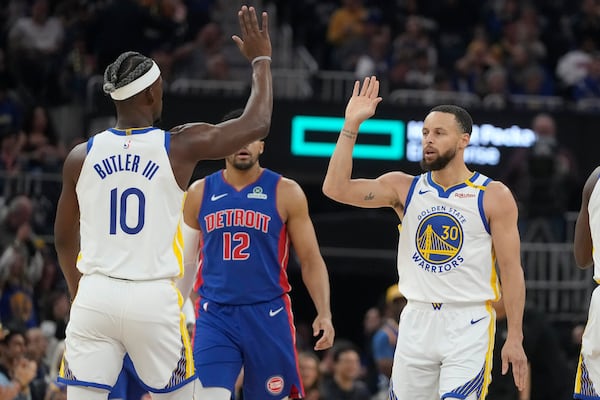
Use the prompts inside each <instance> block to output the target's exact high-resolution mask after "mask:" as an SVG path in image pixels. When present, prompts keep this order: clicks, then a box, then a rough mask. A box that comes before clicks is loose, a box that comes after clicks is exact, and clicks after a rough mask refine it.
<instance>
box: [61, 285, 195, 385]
mask: <svg viewBox="0 0 600 400" xmlns="http://www.w3.org/2000/svg"><path fill="white" fill-rule="evenodd" d="M182 305H183V298H182V297H181V294H180V293H179V291H178V290H177V289H176V287H175V285H174V284H173V282H172V281H171V280H168V279H162V280H153V281H127V280H121V279H115V278H110V277H107V276H104V275H99V274H94V275H84V276H83V277H82V278H81V281H80V282H79V289H78V292H77V296H76V298H75V301H74V302H73V305H72V307H71V318H70V321H69V324H68V326H67V332H66V334H67V338H66V340H65V345H66V348H65V355H64V358H63V365H62V367H61V373H60V378H59V380H60V381H62V382H64V383H66V384H70V385H80V386H89V387H96V388H100V389H106V390H111V389H112V387H113V385H114V384H115V382H116V380H117V376H118V375H119V372H120V371H121V367H122V364H123V357H124V355H125V353H128V354H129V356H130V357H131V360H132V361H133V365H134V367H135V369H136V371H137V373H138V375H139V377H140V379H141V380H142V382H143V384H144V385H145V386H146V389H148V390H149V391H152V392H155V393H164V392H171V391H173V390H176V389H178V388H180V387H181V386H183V385H185V384H186V383H188V382H190V381H192V380H193V379H194V378H195V373H194V362H193V358H192V351H191V345H190V338H189V336H188V332H187V329H186V323H185V322H186V321H185V316H184V315H183V313H182V312H181V307H182Z"/></svg>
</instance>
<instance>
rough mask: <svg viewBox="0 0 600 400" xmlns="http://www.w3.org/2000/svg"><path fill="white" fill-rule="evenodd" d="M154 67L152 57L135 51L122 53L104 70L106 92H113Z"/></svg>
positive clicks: (104, 88) (103, 87)
mask: <svg viewBox="0 0 600 400" xmlns="http://www.w3.org/2000/svg"><path fill="white" fill-rule="evenodd" d="M150 68H152V59H151V58H149V57H146V56H144V55H142V54H140V53H138V52H135V51H126V52H125V53H122V54H121V55H120V56H119V57H117V59H116V60H115V62H113V63H112V64H110V65H109V66H108V67H106V70H105V71H104V85H103V86H102V90H104V93H107V94H108V93H112V92H114V91H115V90H116V89H118V88H121V87H123V86H125V85H127V84H129V83H131V82H133V81H135V80H136V79H138V78H139V77H140V76H142V75H144V74H145V73H146V72H148V71H149V70H150Z"/></svg>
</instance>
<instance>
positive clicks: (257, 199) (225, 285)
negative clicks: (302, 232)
mask: <svg viewBox="0 0 600 400" xmlns="http://www.w3.org/2000/svg"><path fill="white" fill-rule="evenodd" d="M280 179H281V175H279V174H276V173H275V172H273V171H270V170H268V169H264V170H263V172H262V174H261V175H260V177H259V178H258V179H257V180H256V181H255V182H253V183H251V184H249V185H247V186H246V187H244V188H243V189H241V190H240V191H237V190H236V189H235V188H234V187H233V186H231V185H230V184H229V183H227V182H226V181H225V179H224V177H223V171H219V172H216V173H214V174H212V175H209V176H208V177H206V179H205V186H204V195H203V199H202V204H201V206H200V212H199V215H198V222H199V223H200V229H201V231H202V249H201V259H200V260H201V261H200V269H199V272H198V277H197V282H196V287H198V293H199V294H200V296H201V298H204V299H207V300H210V301H214V302H216V303H221V304H254V303H259V302H265V301H269V300H272V299H274V298H277V297H279V296H281V295H282V294H284V293H287V292H289V290H290V285H289V282H288V277H287V272H286V268H287V262H288V257H289V238H288V234H287V229H286V225H285V223H284V222H283V221H282V220H281V217H280V215H279V212H278V211H277V205H276V201H277V199H276V192H277V184H278V183H279V181H280Z"/></svg>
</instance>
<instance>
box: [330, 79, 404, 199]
mask: <svg viewBox="0 0 600 400" xmlns="http://www.w3.org/2000/svg"><path fill="white" fill-rule="evenodd" d="M378 95H379V81H378V80H377V79H376V78H375V77H374V76H373V77H370V78H365V80H364V82H363V84H362V87H361V86H360V82H358V81H356V82H355V83H354V90H353V92H352V97H351V98H350V100H349V101H348V105H347V106H346V116H345V120H344V126H343V128H342V131H341V132H340V136H339V137H338V140H337V143H336V145H335V149H334V151H333V154H332V155H331V160H329V167H328V168H327V174H326V175H325V180H324V182H323V193H324V194H325V195H326V196H327V197H329V198H331V199H333V200H335V201H338V202H340V203H345V204H350V205H354V206H358V207H365V208H375V207H385V206H389V207H397V206H399V205H400V200H399V196H398V193H397V192H396V190H395V189H394V183H398V182H397V181H398V180H400V181H401V182H402V181H404V180H406V181H407V182H409V181H410V179H411V177H410V176H408V175H406V174H403V173H398V172H396V173H390V174H385V175H382V176H380V177H379V178H377V179H351V176H352V150H353V149H354V144H355V143H356V137H357V136H358V131H359V129H360V125H361V124H362V123H363V122H364V121H365V120H367V119H369V118H370V117H372V116H373V115H374V114H375V109H376V108H377V104H379V102H381V97H378ZM401 182H400V183H401Z"/></svg>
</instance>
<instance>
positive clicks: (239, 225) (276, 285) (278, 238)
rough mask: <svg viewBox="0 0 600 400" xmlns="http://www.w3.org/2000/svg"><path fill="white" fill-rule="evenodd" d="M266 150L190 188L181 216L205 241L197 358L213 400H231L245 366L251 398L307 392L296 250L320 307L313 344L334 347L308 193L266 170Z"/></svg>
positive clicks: (232, 161)
mask: <svg viewBox="0 0 600 400" xmlns="http://www.w3.org/2000/svg"><path fill="white" fill-rule="evenodd" d="M235 115H236V112H235V111H234V112H232V113H231V114H229V115H228V116H226V117H224V119H228V118H231V117H233V116H235ZM263 150H264V143H263V141H262V140H257V141H255V142H253V143H250V144H249V145H247V146H243V147H241V148H240V149H238V150H237V151H236V152H235V153H232V154H231V155H229V156H228V157H227V158H226V159H225V169H224V170H221V171H218V172H216V173H214V174H212V175H209V176H207V177H206V178H204V179H201V180H198V181H196V182H194V183H193V184H192V185H191V186H190V188H189V189H188V195H187V198H186V201H185V206H184V210H183V214H184V222H185V224H184V225H186V228H185V229H186V230H187V232H188V233H191V232H195V236H194V237H195V239H194V240H192V239H190V240H189V241H190V242H196V243H201V251H200V265H199V268H198V273H197V281H196V287H197V294H198V296H199V298H198V301H197V303H196V304H197V320H196V330H195V337H194V360H195V364H196V370H197V373H198V376H199V378H200V381H201V382H202V385H203V386H204V388H205V389H203V394H204V393H206V391H207V390H209V389H206V388H210V390H211V395H210V396H206V395H204V396H203V397H202V398H204V399H208V400H229V399H230V397H231V394H232V393H233V390H234V384H235V381H236V378H237V377H238V374H239V373H240V368H242V366H243V367H244V383H243V394H244V400H265V399H277V400H280V399H294V398H302V397H303V396H304V394H303V388H302V383H301V380H300V375H299V369H298V360H297V354H296V346H295V336H296V335H295V333H296V332H295V331H296V329H295V327H294V322H293V315H292V308H291V302H290V296H289V295H288V292H289V291H290V289H291V288H290V285H289V283H288V278H287V272H286V267H287V263H288V260H289V257H290V245H292V246H293V248H294V250H295V253H296V255H297V257H298V260H299V262H300V266H301V268H302V279H303V281H304V284H305V285H306V287H307V288H308V292H309V294H310V296H311V298H312V300H313V302H314V304H315V307H316V309H317V317H316V319H315V320H314V322H313V324H312V327H313V331H314V335H315V336H317V335H319V334H322V336H321V337H320V338H319V339H318V340H317V342H316V344H315V347H314V348H315V350H323V349H327V348H329V347H331V345H332V344H333V339H334V329H333V326H332V323H331V311H330V305H329V277H328V273H327V268H326V266H325V262H324V261H323V258H322V257H321V254H320V251H319V246H318V243H317V239H316V235H315V231H314V228H313V225H312V221H311V219H310V217H309V214H308V205H307V201H306V197H305V195H304V192H303V191H302V189H301V188H300V186H299V185H298V184H297V183H296V182H294V181H292V180H290V179H287V178H284V177H282V176H281V175H279V174H277V173H275V172H273V171H270V170H268V169H266V168H263V167H261V166H260V164H259V162H258V159H259V157H260V155H261V154H262V152H263ZM186 242H187V241H186ZM186 253H187V250H186ZM191 256H192V260H194V259H195V256H196V255H195V254H192V255H191ZM187 258H188V257H187V255H186V264H187V263H188V261H187ZM194 265H198V264H196V263H194ZM183 292H184V293H185V289H183Z"/></svg>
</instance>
